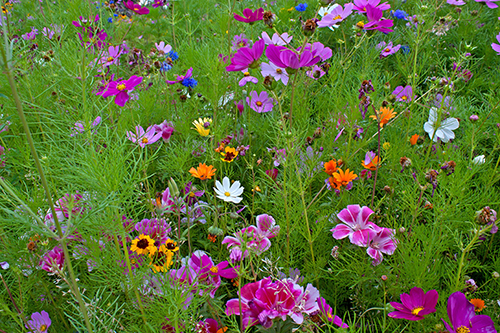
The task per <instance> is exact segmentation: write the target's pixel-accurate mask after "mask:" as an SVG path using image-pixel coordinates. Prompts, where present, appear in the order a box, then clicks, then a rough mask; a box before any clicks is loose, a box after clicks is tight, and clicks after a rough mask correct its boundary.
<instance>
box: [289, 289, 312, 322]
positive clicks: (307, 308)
mask: <svg viewBox="0 0 500 333" xmlns="http://www.w3.org/2000/svg"><path fill="white" fill-rule="evenodd" d="M300 289H301V291H302V293H301V294H300V296H299V297H297V299H296V300H295V306H294V307H293V309H292V310H291V311H290V313H289V315H290V318H292V320H293V321H294V322H295V323H296V324H299V325H300V324H302V323H303V321H304V314H308V315H309V314H311V313H313V312H317V311H318V310H319V306H318V303H317V300H318V297H319V290H318V289H316V288H314V287H313V286H312V285H311V284H310V283H308V284H307V286H306V290H305V291H303V288H302V287H300Z"/></svg>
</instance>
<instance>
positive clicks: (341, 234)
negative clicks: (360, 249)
mask: <svg viewBox="0 0 500 333" xmlns="http://www.w3.org/2000/svg"><path fill="white" fill-rule="evenodd" d="M330 231H331V232H332V236H333V238H335V239H343V238H346V237H347V236H349V234H350V233H352V232H353V230H352V229H351V228H350V227H349V226H347V225H345V224H342V223H341V224H337V225H336V226H335V228H333V229H332V230H330Z"/></svg>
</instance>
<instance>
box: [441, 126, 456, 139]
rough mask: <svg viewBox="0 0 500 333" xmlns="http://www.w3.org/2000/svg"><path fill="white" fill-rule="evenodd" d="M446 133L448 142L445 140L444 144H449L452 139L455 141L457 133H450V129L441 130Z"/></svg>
mask: <svg viewBox="0 0 500 333" xmlns="http://www.w3.org/2000/svg"><path fill="white" fill-rule="evenodd" d="M441 130H442V131H443V133H444V136H446V141H444V140H443V142H448V141H450V139H455V133H453V132H452V131H450V130H449V129H446V128H443V129H441Z"/></svg>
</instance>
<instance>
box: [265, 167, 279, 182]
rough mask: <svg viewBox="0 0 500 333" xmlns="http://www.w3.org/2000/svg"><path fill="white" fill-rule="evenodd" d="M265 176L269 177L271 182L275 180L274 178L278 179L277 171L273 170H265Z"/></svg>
mask: <svg viewBox="0 0 500 333" xmlns="http://www.w3.org/2000/svg"><path fill="white" fill-rule="evenodd" d="M266 175H268V176H269V177H271V179H272V180H276V178H278V169H276V168H273V169H270V170H266Z"/></svg>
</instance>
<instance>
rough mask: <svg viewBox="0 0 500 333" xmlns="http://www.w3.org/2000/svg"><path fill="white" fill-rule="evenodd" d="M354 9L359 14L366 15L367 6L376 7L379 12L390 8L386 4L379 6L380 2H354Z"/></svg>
mask: <svg viewBox="0 0 500 333" xmlns="http://www.w3.org/2000/svg"><path fill="white" fill-rule="evenodd" d="M353 2H354V9H355V10H357V11H358V12H360V13H366V12H367V11H368V6H371V7H374V8H375V7H376V8H378V9H380V10H382V11H383V10H387V9H390V8H391V5H389V4H388V3H387V2H384V3H383V4H380V0H354V1H353Z"/></svg>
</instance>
